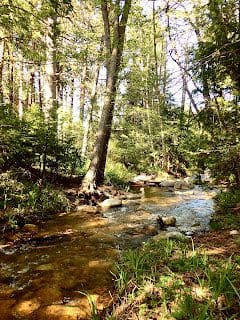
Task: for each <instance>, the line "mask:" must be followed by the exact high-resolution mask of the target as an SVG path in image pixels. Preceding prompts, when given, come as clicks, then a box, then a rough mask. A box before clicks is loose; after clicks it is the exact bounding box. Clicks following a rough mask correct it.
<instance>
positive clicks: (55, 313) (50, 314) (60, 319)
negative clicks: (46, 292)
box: [39, 303, 91, 320]
mask: <svg viewBox="0 0 240 320" xmlns="http://www.w3.org/2000/svg"><path fill="white" fill-rule="evenodd" d="M90 313H91V310H90V307H88V306H87V305H86V303H83V304H82V305H81V306H79V307H73V306H68V305H51V306H48V307H46V308H45V309H44V310H42V312H41V314H40V315H39V316H40V317H42V318H40V319H46V320H53V319H54V320H76V319H88V318H89V316H90Z"/></svg>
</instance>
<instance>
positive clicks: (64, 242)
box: [0, 187, 215, 320]
mask: <svg viewBox="0 0 240 320" xmlns="http://www.w3.org/2000/svg"><path fill="white" fill-rule="evenodd" d="M214 194H215V192H214V191H203V190H202V189H200V188H197V187H196V188H195V189H194V190H189V191H178V192H177V191H175V192H173V191H169V190H167V189H163V188H145V190H144V194H143V195H142V198H141V200H140V202H139V203H136V201H133V204H132V205H131V204H129V205H127V206H123V207H122V208H117V209H111V210H108V211H106V212H104V213H103V214H97V215H96V214H95V215H93V214H89V213H86V212H83V211H78V212H71V213H62V214H60V215H59V216H58V217H56V218H54V219H53V220H50V221H47V222H45V223H43V224H42V226H41V227H40V229H39V231H38V232H36V233H35V234H33V235H31V236H30V237H29V238H28V239H27V240H25V241H21V242H19V243H16V244H9V243H1V244H0V268H1V269H0V319H1V320H12V319H13V320H14V319H24V320H26V319H40V320H41V319H47V320H48V319H49V320H55V319H56V320H60V319H61V320H65V319H69V320H73V319H75V320H76V319H89V318H90V304H89V299H90V300H91V299H92V300H94V301H96V304H97V307H98V308H99V309H101V308H103V307H104V306H106V304H107V303H109V301H111V293H110V291H111V290H112V288H113V283H114V281H113V278H114V277H113V274H112V273H110V270H113V271H114V262H115V261H116V260H117V258H118V256H119V254H120V252H121V249H126V248H130V247H136V246H138V245H139V244H140V243H141V242H143V241H145V240H146V239H147V238H149V237H150V234H151V230H152V229H151V228H149V226H153V225H155V224H156V218H157V216H158V215H161V216H163V215H165V216H168V215H171V216H175V217H176V219H177V225H176V227H171V230H175V231H176V230H178V231H182V232H185V233H186V232H196V231H203V230H206V229H207V228H208V225H209V220H210V218H211V215H212V213H213V200H212V198H213V196H214ZM86 292H87V293H88V297H87V296H86V295H85V294H84V293H86Z"/></svg>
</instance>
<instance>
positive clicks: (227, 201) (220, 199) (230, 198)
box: [216, 190, 240, 210]
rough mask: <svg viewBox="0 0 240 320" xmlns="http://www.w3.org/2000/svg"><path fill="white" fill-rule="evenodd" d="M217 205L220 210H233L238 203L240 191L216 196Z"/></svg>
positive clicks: (239, 201)
mask: <svg viewBox="0 0 240 320" xmlns="http://www.w3.org/2000/svg"><path fill="white" fill-rule="evenodd" d="M216 201H217V205H218V206H219V208H220V209H222V210H229V209H231V208H234V207H235V206H236V204H237V203H240V190H232V191H227V192H222V193H219V194H218V195H217V196H216Z"/></svg>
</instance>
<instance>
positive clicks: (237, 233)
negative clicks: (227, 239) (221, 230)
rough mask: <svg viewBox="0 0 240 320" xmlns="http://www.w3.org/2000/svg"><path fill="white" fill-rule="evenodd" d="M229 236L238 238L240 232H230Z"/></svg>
mask: <svg viewBox="0 0 240 320" xmlns="http://www.w3.org/2000/svg"><path fill="white" fill-rule="evenodd" d="M229 234H230V235H231V236H237V235H239V234H240V232H239V231H238V230H231V231H230V232H229Z"/></svg>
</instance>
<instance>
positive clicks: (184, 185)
mask: <svg viewBox="0 0 240 320" xmlns="http://www.w3.org/2000/svg"><path fill="white" fill-rule="evenodd" d="M190 188H191V185H190V184H189V183H188V182H186V181H184V180H180V181H176V182H175V184H174V189H177V190H188V189H190Z"/></svg>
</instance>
